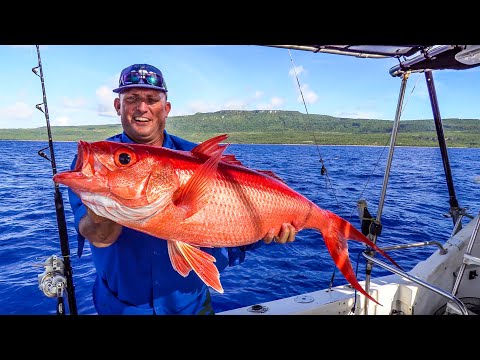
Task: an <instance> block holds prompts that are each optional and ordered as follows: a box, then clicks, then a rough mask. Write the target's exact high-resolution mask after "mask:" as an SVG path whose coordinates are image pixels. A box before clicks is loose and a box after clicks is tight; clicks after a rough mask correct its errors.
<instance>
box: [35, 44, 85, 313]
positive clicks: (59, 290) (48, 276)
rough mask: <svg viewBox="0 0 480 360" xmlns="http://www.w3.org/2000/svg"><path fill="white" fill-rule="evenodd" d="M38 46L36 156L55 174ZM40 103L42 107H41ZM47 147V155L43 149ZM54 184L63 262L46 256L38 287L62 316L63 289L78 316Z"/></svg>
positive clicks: (62, 217) (59, 198)
mask: <svg viewBox="0 0 480 360" xmlns="http://www.w3.org/2000/svg"><path fill="white" fill-rule="evenodd" d="M35 46H36V47H37V56H38V66H36V67H34V68H32V71H33V73H34V74H35V75H37V76H38V77H40V80H41V82H42V92H43V102H42V103H40V104H37V105H36V106H35V107H36V108H37V109H38V110H40V111H41V112H42V113H44V115H45V120H46V123H47V132H48V146H47V147H46V148H43V149H41V150H39V151H38V155H40V156H41V157H43V158H45V159H47V160H48V161H50V164H51V166H52V173H53V175H55V174H56V173H57V165H56V162H55V152H54V150H53V140H52V132H51V128H50V119H49V115H48V106H47V94H46V92H45V81H44V77H43V68H42V60H41V58H40V46H39V45H35ZM42 105H43V109H42ZM46 149H50V158H49V157H48V156H47V155H46V154H45V153H44V152H43V150H46ZM54 187H55V210H56V215H57V225H58V233H59V236H60V248H61V251H62V256H63V261H62V260H61V259H59V258H58V257H57V256H56V255H53V256H51V257H49V258H48V259H47V260H46V261H45V263H44V266H45V271H44V272H43V273H42V274H41V275H39V276H38V282H39V288H40V290H42V291H43V293H44V294H45V295H46V296H48V297H56V298H57V315H65V306H64V301H63V293H64V291H65V290H66V292H67V299H68V308H69V310H70V314H71V315H77V303H76V299H75V289H74V286H73V276H72V266H71V263H70V249H69V245H68V232H67V224H66V221H65V209H64V206H63V198H62V194H61V193H60V188H59V185H58V184H57V183H54Z"/></svg>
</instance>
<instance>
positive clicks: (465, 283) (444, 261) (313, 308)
mask: <svg viewBox="0 0 480 360" xmlns="http://www.w3.org/2000/svg"><path fill="white" fill-rule="evenodd" d="M479 216H480V215H477V218H478V217H479ZM477 218H475V219H474V220H472V221H470V222H469V223H468V224H466V225H465V226H464V227H463V228H462V229H461V230H460V231H459V232H458V233H457V234H455V235H454V236H453V237H451V238H450V239H449V240H448V241H447V242H446V243H445V244H444V245H443V248H444V249H445V250H446V253H445V254H442V253H441V249H438V250H436V251H435V252H434V253H433V254H432V255H431V256H430V257H429V258H427V259H426V260H424V261H422V262H419V263H418V264H417V265H416V266H415V267H414V268H413V269H412V270H410V271H409V272H408V273H407V274H409V275H411V276H413V277H415V278H418V279H421V280H422V281H424V282H425V283H428V284H430V285H432V286H433V287H435V288H439V289H440V290H443V291H444V292H447V293H451V292H452V290H453V287H454V284H455V280H456V275H457V274H458V273H459V269H460V266H461V265H462V262H463V261H464V254H465V250H466V249H467V245H468V243H469V241H470V238H471V237H472V232H474V227H475V224H476V222H477ZM477 230H478V229H477ZM475 233H476V241H475V242H474V244H473V248H472V251H471V255H472V256H473V257H477V258H480V232H475ZM402 251H409V250H408V249H404V250H402ZM375 266H376V265H375ZM478 274H480V264H469V265H466V268H465V271H464V273H463V277H462V281H461V282H460V285H459V287H458V291H457V294H456V298H457V299H460V301H462V299H468V301H465V300H464V301H462V303H465V304H466V305H467V303H469V304H470V305H471V304H472V301H473V305H477V306H478V305H479V304H480V277H478V276H477V275H478ZM360 284H361V285H362V287H365V281H362V282H360ZM370 294H371V295H372V296H373V298H375V299H376V300H377V301H378V302H379V303H380V304H382V306H380V305H378V304H375V303H374V302H373V301H368V309H367V311H366V309H365V296H363V295H361V294H359V293H358V292H355V290H354V289H352V288H351V286H350V285H348V284H347V285H342V286H337V287H334V288H332V289H330V290H329V289H324V290H318V291H314V292H310V293H305V294H302V295H299V296H292V297H288V298H283V299H279V300H274V301H270V302H266V303H262V304H255V305H251V306H245V307H241V308H237V309H233V310H229V311H224V312H220V313H218V315H354V314H355V315H364V314H365V315H436V314H437V315H441V314H444V313H445V306H446V303H447V302H451V301H450V300H451V299H449V298H448V297H445V296H442V295H441V294H438V293H437V292H435V291H433V290H431V289H429V288H427V287H425V286H423V285H421V284H418V283H416V282H414V281H412V280H410V279H408V278H406V277H403V276H399V275H396V274H392V275H388V276H384V277H379V278H373V279H371V280H370ZM355 298H356V303H355ZM469 298H471V299H469ZM457 301H458V300H457ZM354 305H355V311H352V309H353V308H354ZM452 305H453V306H450V307H449V308H450V309H453V310H454V312H453V313H455V312H457V313H462V312H461V309H459V307H458V306H457V305H455V302H453V303H452ZM466 308H467V309H468V310H469V311H468V312H469V313H470V314H473V312H472V309H469V308H468V307H467V306H466ZM472 308H473V306H472Z"/></svg>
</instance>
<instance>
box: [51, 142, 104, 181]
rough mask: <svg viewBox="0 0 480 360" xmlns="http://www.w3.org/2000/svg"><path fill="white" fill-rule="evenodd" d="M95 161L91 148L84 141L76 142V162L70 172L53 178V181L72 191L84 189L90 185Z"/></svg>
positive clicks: (64, 172)
mask: <svg viewBox="0 0 480 360" xmlns="http://www.w3.org/2000/svg"><path fill="white" fill-rule="evenodd" d="M94 163H95V159H94V157H93V152H92V150H91V146H90V144H89V143H87V142H86V141H82V140H80V141H79V142H78V150H77V160H76V162H75V166H74V168H73V169H72V170H67V171H63V172H61V173H58V174H55V175H54V176H53V181H54V182H55V183H57V184H63V185H66V186H68V187H70V188H71V189H72V190H76V189H86V188H85V186H86V185H87V183H90V186H89V187H91V185H92V184H91V180H92V177H93V176H94V175H95V174H94V171H93V169H94V166H93V164H94Z"/></svg>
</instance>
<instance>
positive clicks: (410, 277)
mask: <svg viewBox="0 0 480 360" xmlns="http://www.w3.org/2000/svg"><path fill="white" fill-rule="evenodd" d="M362 255H363V256H364V257H365V258H366V259H367V260H369V261H371V262H373V263H375V264H377V265H378V266H380V267H382V268H384V269H386V270H389V271H391V272H393V273H395V274H397V275H399V276H402V277H404V278H407V279H408V280H410V281H413V282H414V283H417V284H419V285H420V286H423V287H426V288H427V289H430V290H432V291H434V292H435V293H437V294H439V295H441V296H443V297H445V298H447V299H449V300H450V301H451V303H452V304H455V305H456V306H457V308H458V310H459V311H460V313H461V314H462V315H468V314H469V313H468V309H467V307H466V306H465V305H464V304H463V303H462V302H461V301H460V300H459V299H458V298H457V297H456V296H454V295H453V294H451V293H448V292H446V291H444V290H442V289H440V288H438V287H436V286H434V285H432V284H429V283H427V282H425V281H423V280H422V279H420V278H418V277H416V276H413V275H411V274H408V273H406V272H405V271H403V270H400V269H397V268H395V267H393V266H390V265H389V264H386V263H384V262H383V261H381V260H378V259H375V258H374V257H372V256H370V255H367V254H366V253H365V252H362Z"/></svg>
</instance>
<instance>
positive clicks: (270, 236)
mask: <svg viewBox="0 0 480 360" xmlns="http://www.w3.org/2000/svg"><path fill="white" fill-rule="evenodd" d="M295 235H296V231H295V227H294V226H293V225H292V224H290V223H283V224H282V227H281V229H280V232H279V233H278V234H275V228H272V229H270V231H269V232H268V233H267V235H265V237H264V238H263V241H265V243H266V244H270V243H271V242H272V241H274V242H276V243H278V244H285V243H287V242H292V241H295Z"/></svg>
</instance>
